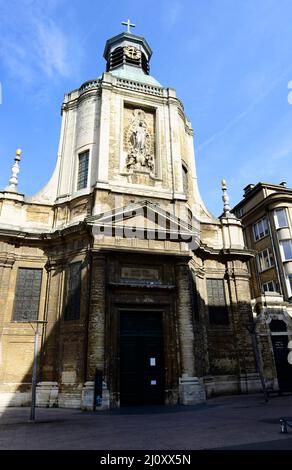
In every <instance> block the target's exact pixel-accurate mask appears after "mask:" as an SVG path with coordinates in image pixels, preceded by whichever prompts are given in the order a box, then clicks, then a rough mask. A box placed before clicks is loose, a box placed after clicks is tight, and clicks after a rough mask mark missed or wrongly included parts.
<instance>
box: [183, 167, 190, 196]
mask: <svg viewBox="0 0 292 470" xmlns="http://www.w3.org/2000/svg"><path fill="white" fill-rule="evenodd" d="M182 179H183V192H184V194H185V195H186V196H187V195H188V192H189V181H188V170H187V168H186V167H185V166H184V165H183V166H182Z"/></svg>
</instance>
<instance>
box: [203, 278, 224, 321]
mask: <svg viewBox="0 0 292 470" xmlns="http://www.w3.org/2000/svg"><path fill="white" fill-rule="evenodd" d="M207 293H208V309H209V323H210V324H213V325H227V324H228V323H229V319H228V311H227V306H226V300H225V293H224V280H223V279H207Z"/></svg>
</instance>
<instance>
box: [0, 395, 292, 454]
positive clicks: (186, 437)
mask: <svg viewBox="0 0 292 470" xmlns="http://www.w3.org/2000/svg"><path fill="white" fill-rule="evenodd" d="M0 413H1V414H0V449H10V450H13V449H64V450H67V449H68V450H70V449H84V450H97V449H102V450H114V449H118V450H135V449H142V450H145V449H147V450H156V449H157V450H168V449H169V450H177V449H179V450H183V449H187V450H188V449H218V448H220V449H227V448H228V449H277V450H279V449H292V429H290V430H289V433H288V434H286V435H284V434H280V426H279V419H280V417H281V416H286V417H291V416H292V396H291V395H290V396H282V397H278V396H276V397H272V398H271V399H270V401H269V402H268V403H265V401H264V399H263V397H262V395H241V396H231V397H220V398H213V399H211V400H208V402H207V404H206V405H198V406H173V407H167V406H165V407H162V406H156V407H143V408H142V407H139V408H138V407H133V408H120V409H116V410H109V411H102V412H96V413H92V412H82V411H80V410H69V409H43V408H38V409H37V410H36V423H29V422H28V418H29V409H28V408H8V409H6V410H3V409H2V410H0Z"/></svg>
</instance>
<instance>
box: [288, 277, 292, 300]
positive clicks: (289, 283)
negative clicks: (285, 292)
mask: <svg viewBox="0 0 292 470" xmlns="http://www.w3.org/2000/svg"><path fill="white" fill-rule="evenodd" d="M288 286H289V287H290V293H289V297H291V296H292V274H289V276H288Z"/></svg>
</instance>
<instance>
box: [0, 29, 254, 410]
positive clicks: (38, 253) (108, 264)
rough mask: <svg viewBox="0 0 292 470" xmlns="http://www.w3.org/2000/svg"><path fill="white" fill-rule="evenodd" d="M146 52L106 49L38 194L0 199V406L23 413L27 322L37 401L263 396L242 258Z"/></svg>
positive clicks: (69, 104) (231, 221) (132, 41)
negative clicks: (208, 202)
mask: <svg viewBox="0 0 292 470" xmlns="http://www.w3.org/2000/svg"><path fill="white" fill-rule="evenodd" d="M129 46H131V47H130V49H129ZM133 50H134V53H133ZM129 51H132V52H131V54H130V55H129ZM151 53H152V52H151V49H150V47H149V45H148V43H147V41H146V40H145V39H144V38H143V37H140V36H136V35H133V34H131V33H122V34H120V35H118V36H116V37H114V38H111V39H110V40H109V41H107V44H106V48H105V53H104V57H105V59H106V61H107V71H106V72H104V73H103V74H102V76H101V77H100V78H98V79H96V80H92V81H89V82H86V83H85V84H83V85H82V86H81V87H80V88H79V89H77V90H74V91H72V92H71V93H68V94H66V95H65V99H64V103H63V105H62V127H61V137H60V145H59V151H58V157H57V163H56V168H55V171H54V173H53V175H52V177H51V179H50V181H49V182H48V184H47V185H46V186H45V187H44V188H43V189H42V190H41V191H40V192H39V193H37V194H35V195H34V196H31V197H26V196H24V195H22V194H20V193H18V192H17V184H16V185H14V186H13V187H12V186H11V185H10V186H9V187H8V188H7V189H6V190H4V191H2V192H1V193H0V279H1V282H0V304H1V305H0V307H1V308H0V335H1V349H0V354H1V362H0V401H1V403H2V404H3V403H6V404H7V405H20V404H27V403H29V400H30V383H31V372H32V359H33V344H34V332H33V330H32V328H31V324H30V323H29V320H33V319H36V318H38V319H41V320H45V321H46V324H45V326H44V328H43V330H42V335H41V343H40V346H39V373H38V391H37V403H38V405H39V406H63V407H78V408H79V407H81V408H84V409H93V408H94V407H96V409H103V408H107V407H116V406H120V405H123V404H137V403H138V404H147V403H165V404H175V403H183V404H186V405H187V404H194V403H200V402H203V401H205V399H206V397H210V396H213V395H217V394H221V393H247V392H252V391H256V390H259V388H260V382H259V378H258V375H257V372H256V365H255V360H254V352H253V348H252V338H251V335H250V334H249V331H248V328H247V326H248V325H250V324H251V322H252V310H251V303H250V294H249V273H248V270H247V261H248V259H250V258H251V257H252V256H253V253H252V252H249V251H247V250H246V248H245V246H244V242H243V235H242V227H241V223H240V221H239V220H238V219H237V218H235V216H233V215H232V214H231V213H230V211H229V210H228V207H227V206H226V207H225V210H224V213H223V215H222V216H221V217H220V218H219V219H216V218H214V217H213V216H212V215H211V214H210V213H209V212H208V210H207V209H206V207H205V206H204V203H203V201H202V200H201V197H200V194H199V191H198V186H197V177H196V169H195V159H194V150H193V131H192V127H191V124H190V122H189V121H188V119H187V117H186V116H185V113H184V108H183V105H182V103H181V101H180V100H179V99H178V98H177V96H176V92H175V90H174V89H172V88H165V87H163V86H162V85H160V83H159V82H157V80H155V79H154V78H153V77H152V76H150V75H149V61H150V57H151ZM29 270H31V271H29ZM33 270H40V271H38V273H39V274H38V275H39V276H41V277H40V279H41V281H40V288H39V291H38V292H36V283H34V286H32V284H33V283H32V282H31V281H30V279H31V276H32V272H35V271H33ZM74 273H75V274H74ZM74 276H75V277H74ZM33 289H34V290H33ZM22 292H24V293H23V294H22ZM36 299H37V315H35V316H34V318H32V305H34V306H35V305H36ZM20 320H23V321H20ZM139 361H141V362H140V363H139Z"/></svg>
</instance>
